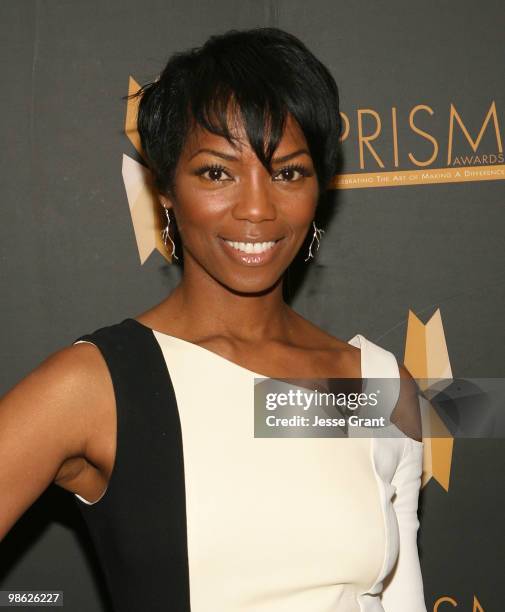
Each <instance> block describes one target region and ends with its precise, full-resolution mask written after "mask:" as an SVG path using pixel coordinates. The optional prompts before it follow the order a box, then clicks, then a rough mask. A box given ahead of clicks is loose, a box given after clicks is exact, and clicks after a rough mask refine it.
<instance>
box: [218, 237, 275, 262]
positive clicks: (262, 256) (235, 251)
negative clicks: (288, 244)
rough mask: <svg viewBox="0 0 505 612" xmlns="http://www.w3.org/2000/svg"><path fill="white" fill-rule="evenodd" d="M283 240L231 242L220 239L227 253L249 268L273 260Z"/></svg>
mask: <svg viewBox="0 0 505 612" xmlns="http://www.w3.org/2000/svg"><path fill="white" fill-rule="evenodd" d="M281 242H282V238H277V239H272V240H266V239H261V240H259V239H255V240H250V239H249V240H230V239H227V238H223V237H220V243H221V245H222V246H223V250H224V251H225V253H226V254H227V255H228V256H229V257H230V258H231V259H233V261H235V262H238V263H241V264H245V265H248V266H259V265H263V264H266V263H268V262H269V261H271V260H272V258H273V257H274V256H275V254H276V253H277V251H278V249H279V243H281Z"/></svg>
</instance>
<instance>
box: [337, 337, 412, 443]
mask: <svg viewBox="0 0 505 612" xmlns="http://www.w3.org/2000/svg"><path fill="white" fill-rule="evenodd" d="M349 344H352V345H353V346H355V347H357V348H359V349H361V376H362V378H363V379H364V381H365V384H364V388H363V390H364V391H367V392H371V391H373V390H376V389H380V391H379V393H380V403H379V409H378V411H374V410H370V412H369V414H368V413H367V414H366V416H370V417H372V416H377V415H380V416H384V417H385V418H386V423H388V425H387V426H386V427H384V428H381V429H380V430H378V435H379V436H380V437H387V436H390V435H392V436H393V437H396V436H398V434H399V433H400V432H398V430H397V428H396V427H395V426H394V425H393V424H390V423H389V420H390V417H391V414H392V412H393V410H394V408H395V406H396V404H397V402H398V398H399V396H400V370H399V366H398V361H397V359H396V356H395V355H394V353H392V352H391V351H388V350H387V349H385V348H383V347H382V346H379V345H378V344H376V343H375V342H372V341H371V340H369V339H368V338H366V337H365V336H363V335H361V334H356V335H355V336H354V337H353V338H352V339H351V340H350V341H349Z"/></svg>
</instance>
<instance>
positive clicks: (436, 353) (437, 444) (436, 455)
mask: <svg viewBox="0 0 505 612" xmlns="http://www.w3.org/2000/svg"><path fill="white" fill-rule="evenodd" d="M404 365H405V367H406V368H407V370H408V371H409V372H410V374H411V375H412V376H413V377H414V378H415V379H416V381H417V383H418V385H419V388H420V390H421V391H422V392H423V393H424V395H425V396H426V397H427V398H429V397H430V396H433V395H434V394H435V393H438V392H440V391H441V390H442V389H444V388H445V387H447V386H449V384H450V383H451V381H452V370H451V364H450V361H449V353H448V350H447V344H446V341H445V334H444V329H443V325H442V317H441V314H440V309H439V308H438V309H437V310H436V311H435V313H434V314H433V316H432V317H431V318H430V320H429V321H428V322H427V323H426V325H424V324H423V323H422V322H421V321H420V320H419V318H418V317H416V315H415V314H414V313H413V312H412V311H411V310H409V316H408V323H407V338H406V341H405V356H404ZM426 397H420V404H421V419H422V423H423V434H427V436H426V437H425V438H424V439H423V441H424V457H423V475H422V480H421V487H424V486H425V485H426V484H427V483H428V482H429V481H430V479H431V478H432V477H433V478H435V480H437V482H438V483H439V484H440V485H441V486H442V487H443V488H444V489H445V490H446V491H448V490H449V481H450V475H451V463H452V450H453V445H454V439H453V437H452V435H451V433H450V432H449V431H448V430H447V428H446V427H445V425H444V423H443V421H442V420H441V419H440V417H439V416H438V414H437V413H436V411H435V409H434V408H433V406H432V405H431V403H430V401H429V399H426Z"/></svg>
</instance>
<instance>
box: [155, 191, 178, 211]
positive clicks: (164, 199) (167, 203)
mask: <svg viewBox="0 0 505 612" xmlns="http://www.w3.org/2000/svg"><path fill="white" fill-rule="evenodd" d="M158 197H159V200H160V204H161V205H162V206H163V208H166V209H167V210H170V209H171V208H173V206H174V203H173V202H172V198H171V197H170V196H168V195H161V194H160V195H159V196H158Z"/></svg>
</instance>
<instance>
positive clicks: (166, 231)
mask: <svg viewBox="0 0 505 612" xmlns="http://www.w3.org/2000/svg"><path fill="white" fill-rule="evenodd" d="M163 208H165V207H163ZM165 214H166V216H167V226H166V227H165V229H164V230H163V231H162V232H161V238H162V240H163V244H164V245H165V247H166V246H167V242H168V241H169V240H170V242H171V243H172V253H171V256H172V257H174V258H175V259H179V258H178V257H177V255H176V254H175V243H174V241H173V240H172V238H171V237H170V231H169V230H170V215H169V213H168V208H165ZM167 248H168V247H167Z"/></svg>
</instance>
